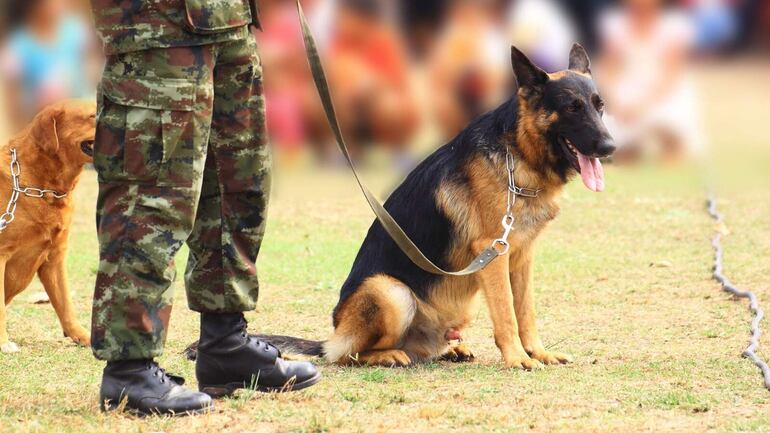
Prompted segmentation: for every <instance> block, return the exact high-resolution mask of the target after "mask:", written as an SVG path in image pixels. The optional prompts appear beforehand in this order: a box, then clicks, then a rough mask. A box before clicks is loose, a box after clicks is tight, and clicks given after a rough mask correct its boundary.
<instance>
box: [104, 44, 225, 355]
mask: <svg viewBox="0 0 770 433" xmlns="http://www.w3.org/2000/svg"><path fill="white" fill-rule="evenodd" d="M215 57H216V46H212V45H209V46H200V47H183V48H170V49H152V50H147V51H140V52H132V53H126V54H121V55H117V56H114V57H111V58H109V59H108V63H107V67H106V69H105V75H104V78H103V80H102V83H101V86H100V94H101V98H100V100H101V101H100V108H99V113H98V119H97V132H96V143H95V149H94V153H95V154H94V166H95V168H96V170H97V172H98V176H99V198H98V202H97V229H98V235H99V244H100V262H99V270H98V274H97V278H96V289H95V293H94V306H93V315H92V345H93V351H94V354H95V356H96V357H97V358H99V359H103V360H108V361H118V360H129V359H147V358H153V357H156V356H158V355H160V354H161V353H162V350H163V344H164V341H165V337H166V331H167V328H168V320H169V316H170V313H171V303H172V293H171V290H169V287H170V285H171V282H172V281H173V279H174V274H175V268H174V265H173V257H174V255H175V254H176V253H177V251H178V250H179V248H180V246H181V245H182V242H184V241H185V240H186V239H187V237H188V235H189V234H190V232H191V231H192V227H193V222H194V219H195V208H196V205H197V203H198V199H199V195H200V189H201V183H202V179H203V171H204V170H203V167H204V164H205V159H206V146H207V141H208V135H209V129H210V123H211V108H212V101H213V87H212V81H213V73H212V71H213V65H214V59H215Z"/></svg>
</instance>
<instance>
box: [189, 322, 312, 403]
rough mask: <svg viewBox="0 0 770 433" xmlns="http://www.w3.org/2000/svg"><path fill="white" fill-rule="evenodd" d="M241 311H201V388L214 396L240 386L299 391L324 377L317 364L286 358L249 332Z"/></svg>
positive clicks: (197, 367) (197, 368)
mask: <svg viewBox="0 0 770 433" xmlns="http://www.w3.org/2000/svg"><path fill="white" fill-rule="evenodd" d="M246 327H247V323H246V319H245V318H244V317H243V314H241V313H232V314H208V313H203V314H201V337H200V344H199V346H198V359H197V361H196V363H195V374H196V375H197V376H198V389H199V390H200V391H203V392H205V393H206V394H209V395H210V396H212V397H214V398H218V397H224V396H227V395H230V394H232V393H233V392H235V390H237V389H240V388H250V389H255V390H257V391H263V392H270V391H296V390H300V389H304V388H307V387H309V386H311V385H314V384H315V383H317V382H318V381H319V380H321V373H320V372H319V371H318V370H316V368H315V366H314V365H313V364H311V363H309V362H304V361H286V360H284V359H282V358H281V352H279V351H278V349H277V348H276V347H274V346H272V345H270V344H268V343H266V342H264V341H260V340H258V339H256V338H254V337H251V336H249V334H248V333H247V332H246Z"/></svg>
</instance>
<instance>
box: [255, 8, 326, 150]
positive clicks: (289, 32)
mask: <svg viewBox="0 0 770 433" xmlns="http://www.w3.org/2000/svg"><path fill="white" fill-rule="evenodd" d="M333 4H334V0H319V1H311V2H308V1H305V2H303V8H304V9H305V12H306V13H307V15H308V17H309V19H310V20H311V22H312V23H311V25H313V33H314V35H317V36H318V44H319V50H322V51H323V49H322V48H320V47H321V46H326V45H327V44H328V38H329V36H328V29H329V26H330V25H331V23H330V22H329V21H328V20H330V19H331V16H329V15H328V12H324V13H323V14H321V17H322V19H320V20H317V19H314V18H316V17H317V16H318V15H319V9H322V10H324V9H327V8H328V5H333ZM260 21H261V23H262V27H263V28H264V29H265V30H266V31H264V32H260V33H259V34H258V35H257V39H258V41H259V46H260V50H261V52H262V62H263V67H264V70H265V71H266V73H265V78H264V86H265V90H264V92H265V100H266V102H267V106H269V107H270V109H269V110H267V128H268V131H269V132H270V141H271V143H272V144H273V147H274V148H275V149H276V150H278V151H279V153H278V156H279V157H281V158H282V161H284V162H286V163H292V162H293V161H294V160H295V159H296V157H298V156H299V152H300V151H301V149H302V146H303V145H304V144H305V143H307V142H312V141H316V140H317V135H314V134H313V133H312V130H313V129H314V128H313V125H312V122H313V121H314V120H315V119H320V116H318V115H317V114H316V113H318V112H319V110H322V108H321V106H320V103H319V102H318V97H317V95H316V92H315V89H314V88H313V84H312V83H313V82H312V77H311V75H310V68H309V67H308V61H307V59H306V58H305V49H304V45H303V42H302V34H301V30H300V27H299V22H298V21H297V5H296V2H295V1H293V0H269V1H264V0H263V1H261V2H260ZM316 21H321V22H322V23H323V24H324V25H319V26H315V25H314V24H313V23H315V22H316ZM322 41H323V42H322ZM316 129H321V126H320V125H319V126H318V127H317V128H316ZM327 129H328V128H327ZM325 131H326V130H324V132H325Z"/></svg>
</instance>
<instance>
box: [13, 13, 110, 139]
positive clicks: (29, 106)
mask: <svg viewBox="0 0 770 433" xmlns="http://www.w3.org/2000/svg"><path fill="white" fill-rule="evenodd" d="M6 8H7V11H6V16H7V18H8V26H9V32H10V33H9V34H8V37H7V38H6V39H5V41H4V43H3V46H2V48H0V76H1V77H2V86H3V94H4V98H5V101H4V103H5V112H6V113H8V116H9V117H10V118H9V122H8V123H9V127H10V129H11V132H14V131H17V130H19V129H21V128H22V127H23V126H24V125H26V124H27V122H28V121H29V120H30V119H32V117H34V116H35V114H37V112H38V111H40V109H42V108H43V107H45V106H47V105H49V104H51V103H54V102H57V101H60V100H62V99H67V98H83V97H88V96H92V95H93V94H94V92H95V85H96V84H95V83H96V78H97V77H96V73H95V70H96V69H98V64H99V62H98V57H99V56H98V54H97V53H98V52H97V50H96V48H95V44H94V40H95V38H94V37H93V34H92V30H91V29H90V26H88V25H87V24H86V23H85V22H84V20H83V19H82V18H81V16H80V15H79V13H78V9H77V8H76V7H75V5H74V4H72V3H71V2H69V1H67V0H24V1H12V2H9V3H7V4H6Z"/></svg>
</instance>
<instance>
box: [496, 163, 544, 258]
mask: <svg viewBox="0 0 770 433" xmlns="http://www.w3.org/2000/svg"><path fill="white" fill-rule="evenodd" d="M505 168H506V170H507V171H508V197H507V203H506V207H505V215H503V219H502V221H501V222H500V224H501V225H502V226H503V235H502V236H500V237H499V238H497V239H495V240H494V241H492V247H493V248H494V249H495V251H497V254H498V255H500V256H502V255H504V254H506V253H508V250H509V249H510V247H511V244H510V243H508V236H509V235H510V234H511V231H513V223H514V222H516V217H515V216H513V205H514V204H516V196H517V195H520V196H523V197H537V195H538V194H539V193H540V190H539V189H529V188H520V187H518V186H516V179H515V177H514V171H515V170H516V160H515V159H514V157H513V154H512V153H511V152H506V154H505ZM498 247H501V248H502V249H499V248H498Z"/></svg>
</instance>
